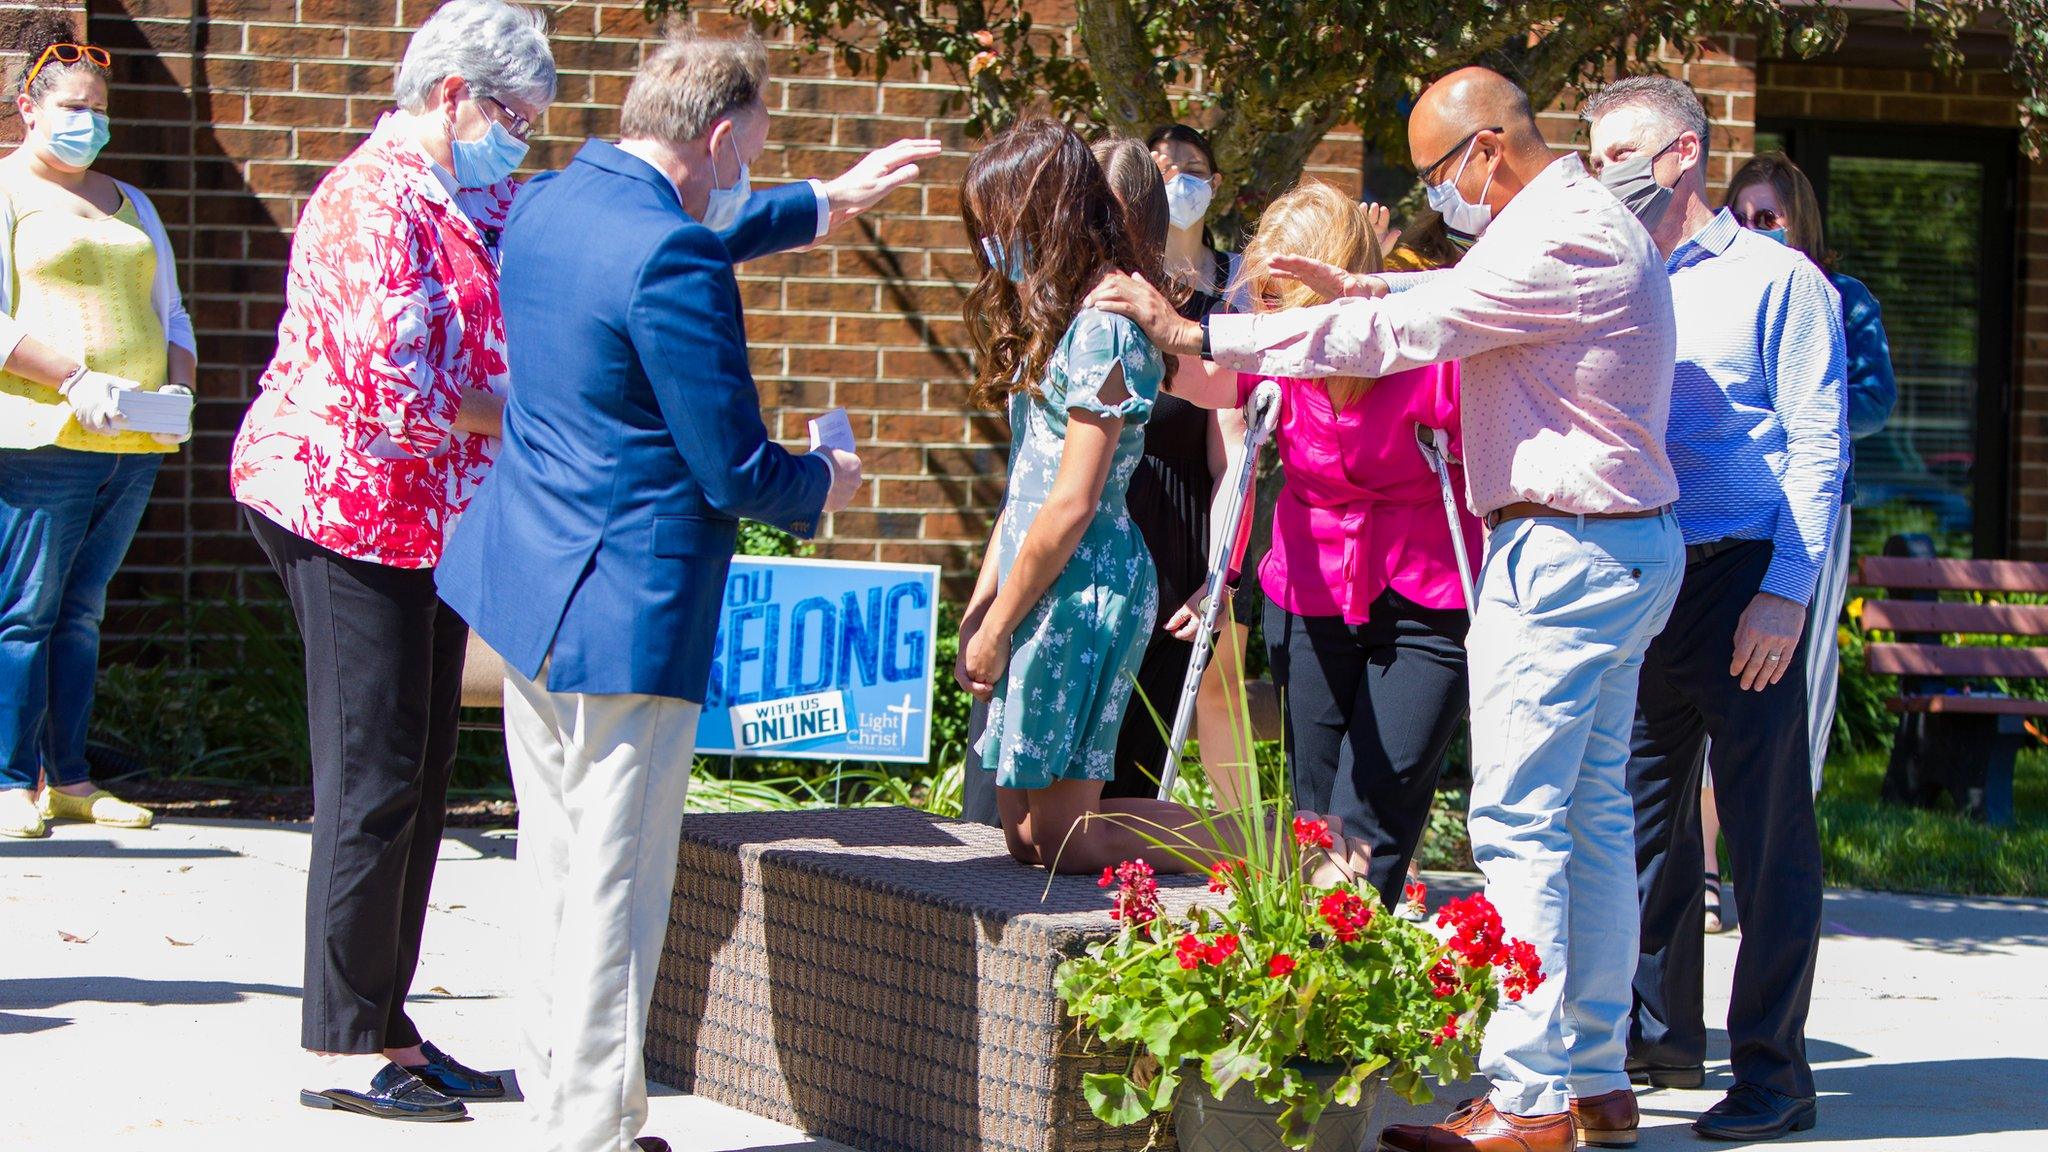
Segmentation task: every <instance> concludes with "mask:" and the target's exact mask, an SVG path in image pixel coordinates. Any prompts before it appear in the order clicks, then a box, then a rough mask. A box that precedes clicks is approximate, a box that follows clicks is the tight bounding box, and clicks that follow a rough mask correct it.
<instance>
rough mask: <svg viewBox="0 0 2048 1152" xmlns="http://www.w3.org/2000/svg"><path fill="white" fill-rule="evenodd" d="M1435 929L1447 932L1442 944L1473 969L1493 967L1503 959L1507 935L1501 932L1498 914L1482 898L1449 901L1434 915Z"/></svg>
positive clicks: (1505, 955) (1477, 896)
mask: <svg viewBox="0 0 2048 1152" xmlns="http://www.w3.org/2000/svg"><path fill="white" fill-rule="evenodd" d="M1436 922H1437V926H1438V927H1440V928H1449V929H1451V938H1450V940H1449V941H1448V942H1447V943H1446V944H1445V947H1447V948H1449V949H1450V950H1451V951H1452V952H1455V953H1457V954H1458V956H1459V957H1460V958H1461V959H1463V960H1464V962H1465V963H1466V964H1467V965H1468V966H1470V967H1473V968H1484V967H1487V966H1489V965H1497V964H1499V963H1501V962H1502V961H1504V960H1506V959H1507V950H1506V944H1507V933H1506V931H1504V930H1503V929H1502V928H1501V924H1500V913H1499V912H1498V911H1497V910H1495V908H1494V906H1493V904H1492V902H1490V901H1489V900H1487V898H1486V897H1484V896H1479V895H1473V896H1467V897H1465V898H1464V899H1462V900H1453V901H1451V902H1450V903H1448V904H1446V905H1444V906H1443V908H1442V909H1441V910H1440V911H1438V912H1437V914H1436Z"/></svg>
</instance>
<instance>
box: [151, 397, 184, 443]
mask: <svg viewBox="0 0 2048 1152" xmlns="http://www.w3.org/2000/svg"><path fill="white" fill-rule="evenodd" d="M157 392H158V393H160V394H163V395H168V396H190V395H191V394H192V390H191V389H190V388H187V387H185V386H184V385H183V384H166V385H164V386H163V387H161V388H159V389H157ZM149 438H150V439H152V440H154V441H156V442H157V443H159V444H162V445H164V446H165V447H168V448H175V447H177V446H178V445H180V444H183V443H184V442H185V441H187V440H190V439H191V438H192V425H190V424H187V425H185V430H184V431H183V432H151V433H150V434H149Z"/></svg>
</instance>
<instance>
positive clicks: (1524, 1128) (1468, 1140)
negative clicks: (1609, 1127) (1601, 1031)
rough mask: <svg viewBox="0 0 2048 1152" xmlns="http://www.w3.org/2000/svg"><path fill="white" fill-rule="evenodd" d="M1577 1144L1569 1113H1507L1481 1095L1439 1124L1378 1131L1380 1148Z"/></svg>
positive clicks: (1472, 1149) (1570, 1148)
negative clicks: (1513, 1114) (1537, 1114)
mask: <svg viewBox="0 0 2048 1152" xmlns="http://www.w3.org/2000/svg"><path fill="white" fill-rule="evenodd" d="M1603 1099H1604V1097H1603ZM1578 1146H1579V1139H1578V1136H1577V1135H1576V1134H1575V1133H1574V1132H1573V1130H1572V1118H1571V1114H1570V1113H1567V1112H1557V1113H1553V1114H1552V1115H1549V1116H1510V1115H1508V1114H1507V1113H1505V1112H1501V1111H1499V1110H1497V1109H1495V1108H1494V1106H1493V1101H1491V1100H1488V1099H1487V1098H1486V1097H1484V1096H1481V1097H1479V1098H1478V1099H1476V1100H1467V1101H1465V1102H1464V1103H1463V1104H1460V1105H1459V1106H1458V1110H1457V1111H1456V1112H1453V1113H1451V1115H1450V1117H1449V1118H1448V1119H1446V1120H1445V1121H1444V1122H1443V1123H1441V1124H1391V1125H1388V1126H1387V1129H1386V1131H1384V1132H1381V1133H1380V1152H1575V1150H1576V1149H1577V1148H1578Z"/></svg>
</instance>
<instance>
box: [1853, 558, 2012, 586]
mask: <svg viewBox="0 0 2048 1152" xmlns="http://www.w3.org/2000/svg"><path fill="white" fill-rule="evenodd" d="M1861 565H1862V579H1861V581H1860V583H1863V584H1868V585H1872V586H1874V587H1878V588H1933V589H1941V590H1944V591H1959V592H2048V564H2036V563H2033V562H2031V561H2027V560H1928V559H1923V558H1920V557H1916V556H1865V557H1864V558H1863V560H1862V562H1861Z"/></svg>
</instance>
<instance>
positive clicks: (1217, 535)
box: [1159, 380, 1280, 800]
mask: <svg viewBox="0 0 2048 1152" xmlns="http://www.w3.org/2000/svg"><path fill="white" fill-rule="evenodd" d="M1279 422H1280V386H1279V385H1278V384H1275V383H1273V382H1272V381H1271V380H1263V381H1260V383H1259V386H1258V387H1257V388H1255V389H1253V390H1252V399H1251V403H1249V404H1247V405H1245V422H1244V425H1245V427H1244V455H1243V457H1242V458H1241V459H1239V461H1238V463H1237V475H1236V477H1235V482H1234V483H1233V484H1231V486H1230V487H1229V488H1228V489H1227V490H1226V491H1225V493H1224V503H1223V519H1224V522H1225V523H1226V524H1227V525H1228V531H1225V532H1211V533H1210V536H1209V538H1210V541H1211V545H1210V555H1209V579H1208V582H1207V583H1205V584H1204V585H1203V586H1202V627H1201V629H1200V631H1198V632H1197V633H1196V634H1195V651H1194V655H1193V656H1191V657H1189V658H1188V674H1187V678H1186V679H1184V680H1182V681H1181V685H1180V704H1179V705H1178V706H1177V707H1175V708H1174V711H1173V728H1172V730H1171V731H1170V732H1169V733H1168V735H1167V737H1166V763H1165V764H1164V765H1162V766H1161V769H1160V776H1159V798H1160V799H1161V800H1168V799H1171V798H1172V797H1173V785H1174V783H1175V782H1176V781H1178V780H1179V779H1180V750H1181V748H1182V747H1183V746H1185V745H1186V744H1187V742H1188V727H1189V725H1191V724H1193V723H1194V720H1195V699H1196V697H1198V696H1199V695H1201V691H1202V673H1203V672H1205V671H1207V670H1208V668H1209V657H1210V656H1211V655H1213V654H1214V652H1215V649H1216V627H1217V622H1218V621H1219V620H1220V619H1221V618H1222V616H1223V588H1224V585H1225V584H1226V583H1228V581H1229V579H1230V565H1231V563H1232V561H1233V560H1234V559H1235V557H1236V553H1237V538H1238V536H1239V534H1240V533H1241V531H1242V530H1243V527H1244V517H1245V512H1246V511H1247V510H1248V508H1249V505H1250V494H1251V489H1252V477H1253V476H1254V475H1256V474H1257V472H1258V467H1259V449H1260V447H1261V446H1263V445H1264V444H1265V443H1266V441H1267V440H1270V439H1272V436H1273V428H1274V426H1276V425H1277V424H1279Z"/></svg>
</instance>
